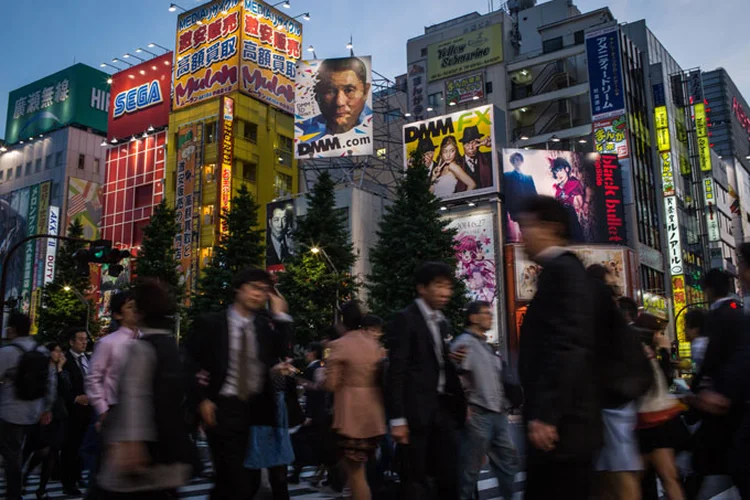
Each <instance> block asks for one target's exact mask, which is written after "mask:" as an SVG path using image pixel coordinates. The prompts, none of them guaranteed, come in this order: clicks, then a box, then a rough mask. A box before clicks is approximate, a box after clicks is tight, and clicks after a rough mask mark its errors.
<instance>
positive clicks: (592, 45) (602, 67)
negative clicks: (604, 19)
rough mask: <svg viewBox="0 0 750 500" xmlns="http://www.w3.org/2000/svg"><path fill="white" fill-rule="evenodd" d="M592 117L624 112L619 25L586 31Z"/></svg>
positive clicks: (603, 116) (596, 118) (598, 117)
mask: <svg viewBox="0 0 750 500" xmlns="http://www.w3.org/2000/svg"><path fill="white" fill-rule="evenodd" d="M586 60H587V62H588V73H589V90H590V92H591V117H592V120H594V121H596V120H601V119H604V118H610V117H613V116H617V115H619V114H622V112H623V111H624V110H625V95H624V93H623V85H622V66H621V64H620V28H619V27H618V26H611V27H609V28H604V29H601V30H597V31H592V32H590V33H587V34H586Z"/></svg>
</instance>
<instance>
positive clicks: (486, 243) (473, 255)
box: [448, 213, 498, 342]
mask: <svg viewBox="0 0 750 500" xmlns="http://www.w3.org/2000/svg"><path fill="white" fill-rule="evenodd" d="M493 220H494V217H493V215H492V214H491V213H482V214H472V215H468V216H465V217H456V218H455V219H453V220H452V221H451V222H450V224H448V229H455V230H456V231H457V233H456V237H455V238H454V240H453V241H454V247H453V248H454V249H455V251H456V259H457V262H458V269H457V270H456V277H457V278H458V279H460V280H461V281H463V282H464V284H465V285H466V290H467V293H468V299H469V300H472V301H473V300H481V301H484V302H489V303H490V304H491V305H492V311H493V318H494V321H493V325H492V329H491V330H489V331H488V332H487V340H488V341H489V342H497V341H498V317H497V313H498V309H497V298H498V286H497V271H496V266H497V263H496V257H495V235H494V231H493Z"/></svg>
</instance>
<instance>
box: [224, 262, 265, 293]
mask: <svg viewBox="0 0 750 500" xmlns="http://www.w3.org/2000/svg"><path fill="white" fill-rule="evenodd" d="M246 283H263V284H265V285H268V286H273V279H271V275H270V274H269V273H268V272H266V271H264V270H263V269H259V268H257V267H246V268H245V269H243V270H242V271H240V272H238V273H237V274H236V275H235V276H234V279H232V287H233V288H234V289H235V290H239V289H240V288H242V285H244V284H246Z"/></svg>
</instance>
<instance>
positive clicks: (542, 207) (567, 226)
mask: <svg viewBox="0 0 750 500" xmlns="http://www.w3.org/2000/svg"><path fill="white" fill-rule="evenodd" d="M521 213H522V214H526V215H533V216H534V217H536V219H537V220H538V221H539V222H548V223H555V224H559V225H560V227H561V234H560V236H561V237H562V238H564V239H565V240H569V239H570V237H571V220H570V218H571V214H570V212H569V211H568V209H567V208H565V205H563V204H562V203H560V202H559V201H557V200H556V199H554V198H552V197H551V196H532V197H530V198H528V199H527V200H526V201H525V202H524V203H523V205H522V206H521Z"/></svg>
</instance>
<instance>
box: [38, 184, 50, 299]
mask: <svg viewBox="0 0 750 500" xmlns="http://www.w3.org/2000/svg"><path fill="white" fill-rule="evenodd" d="M51 192H52V182H50V181H47V182H43V183H41V184H40V185H39V220H38V222H37V225H36V231H37V233H38V234H46V233H47V224H48V222H49V202H50V194H51ZM46 245H47V242H46V241H44V239H40V240H37V242H36V255H37V256H38V257H37V258H36V259H34V288H41V287H42V286H43V285H44V255H45V253H46V252H45V249H46Z"/></svg>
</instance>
